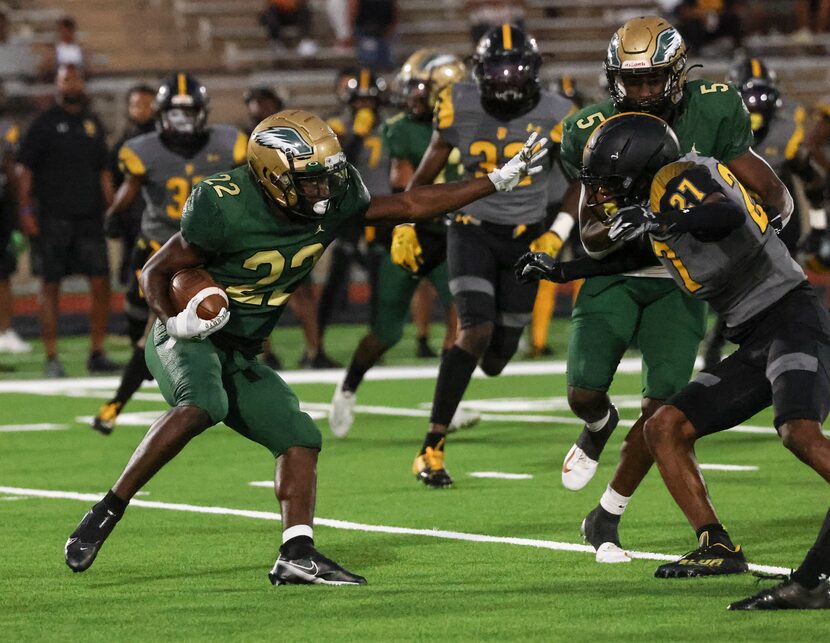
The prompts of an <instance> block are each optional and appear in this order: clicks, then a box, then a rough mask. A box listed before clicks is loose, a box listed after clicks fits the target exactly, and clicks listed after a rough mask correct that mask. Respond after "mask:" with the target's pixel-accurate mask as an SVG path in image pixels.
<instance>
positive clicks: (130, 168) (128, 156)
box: [118, 145, 147, 176]
mask: <svg viewBox="0 0 830 643" xmlns="http://www.w3.org/2000/svg"><path fill="white" fill-rule="evenodd" d="M118 168H119V169H120V170H121V171H122V172H123V173H124V174H132V175H133V176H144V175H145V174H147V168H145V167H144V162H143V161H142V160H141V159H140V158H139V156H138V154H136V153H135V152H133V151H132V150H131V149H130V148H129V147H127V146H126V145H122V146H121V149H120V150H118Z"/></svg>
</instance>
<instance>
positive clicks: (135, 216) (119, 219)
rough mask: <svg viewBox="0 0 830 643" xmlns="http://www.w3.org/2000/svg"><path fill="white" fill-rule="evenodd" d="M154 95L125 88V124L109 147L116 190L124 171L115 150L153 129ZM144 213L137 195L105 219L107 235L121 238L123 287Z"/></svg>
mask: <svg viewBox="0 0 830 643" xmlns="http://www.w3.org/2000/svg"><path fill="white" fill-rule="evenodd" d="M155 98H156V90H155V89H153V88H152V87H150V86H149V85H144V84H141V85H134V86H132V87H130V89H129V90H127V121H128V122H127V127H126V128H125V129H124V132H123V133H122V134H121V137H120V138H119V139H118V141H117V142H116V143H115V145H113V146H112V149H111V150H110V155H109V160H108V162H107V165H108V167H109V171H110V172H111V173H112V177H113V182H114V185H115V188H116V189H117V188H119V187H120V186H121V184H122V183H123V182H124V174H123V173H122V172H121V170H120V168H119V167H118V150H120V149H121V146H122V145H123V144H124V142H125V141H128V140H129V139H131V138H135V137H136V136H141V135H142V134H147V133H149V132H154V131H155V130H156V108H155ZM143 212H144V199H143V198H142V197H141V195H139V196H138V197H137V198H136V200H135V201H133V202H132V203H131V204H130V207H129V208H127V209H126V210H125V211H123V212H116V213H114V214H113V215H112V216H110V217H107V219H106V233H107V236H108V237H109V238H110V239H120V240H121V248H122V252H121V266H120V267H119V270H118V277H119V281H120V282H121V284H122V285H124V286H126V285H127V283H128V282H129V271H130V255H131V253H132V251H133V248H135V242H136V239H137V238H138V232H139V229H140V227H141V214H142V213H143Z"/></svg>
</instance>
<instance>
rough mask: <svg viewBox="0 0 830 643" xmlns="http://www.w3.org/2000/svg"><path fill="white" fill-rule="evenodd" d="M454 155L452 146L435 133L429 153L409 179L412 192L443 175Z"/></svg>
mask: <svg viewBox="0 0 830 643" xmlns="http://www.w3.org/2000/svg"><path fill="white" fill-rule="evenodd" d="M451 153H452V145H450V144H449V143H447V142H446V141H445V140H444V139H443V138H441V133H440V132H433V133H432V139H431V140H430V142H429V147H428V148H427V151H426V152H424V155H423V157H421V162H420V163H419V164H418V168H417V169H416V170H415V174H413V175H412V177H411V178H410V179H409V185H408V186H407V187H408V188H409V189H410V190H411V189H412V188H413V187H415V186H417V185H429V184H430V183H433V182H434V181H435V179H436V177H437V176H438V175H439V174H441V170H443V169H444V166H445V165H446V164H447V161H448V160H449V158H450V154H451Z"/></svg>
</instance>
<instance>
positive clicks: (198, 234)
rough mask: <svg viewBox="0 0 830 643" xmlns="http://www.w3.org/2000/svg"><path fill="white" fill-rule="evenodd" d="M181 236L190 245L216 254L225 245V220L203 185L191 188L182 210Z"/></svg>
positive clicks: (207, 187) (209, 191)
mask: <svg viewBox="0 0 830 643" xmlns="http://www.w3.org/2000/svg"><path fill="white" fill-rule="evenodd" d="M182 236H183V237H184V240H185V241H187V242H188V243H189V244H190V245H193V246H196V247H197V248H199V249H200V250H203V251H205V252H207V253H214V254H215V253H218V252H219V251H221V250H222V249H223V247H224V245H225V220H224V218H223V217H222V213H221V211H220V210H219V206H218V204H217V203H216V202H215V201H214V200H213V198H211V190H210V188H209V186H207V185H206V184H204V183H199V184H197V185H196V187H195V188H193V191H192V192H191V193H190V196H189V197H188V198H187V201H185V204H184V209H183V210H182Z"/></svg>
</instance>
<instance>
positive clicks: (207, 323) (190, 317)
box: [167, 288, 231, 339]
mask: <svg viewBox="0 0 830 643" xmlns="http://www.w3.org/2000/svg"><path fill="white" fill-rule="evenodd" d="M210 295H222V297H224V298H225V302H226V303H227V301H228V297H227V295H226V294H225V293H224V292H223V291H222V290H221V289H220V288H204V289H203V290H200V291H199V292H198V293H196V295H194V297H193V298H192V299H191V300H190V301H189V302H187V306H185V309H184V310H183V311H182V312H180V313H179V314H178V315H176V316H175V317H170V318H169V319H168V320H167V334H168V335H170V337H174V338H176V339H204V338H205V337H207V336H208V335H211V334H213V333H215V332H216V331H217V330H219V329H221V328H222V327H223V326H224V325H225V324H227V323H228V320H229V319H230V318H231V313H230V311H229V310H228V309H227V308H222V310H220V311H219V314H218V315H216V317H214V318H213V319H202V318H201V317H199V315H198V314H197V313H196V309H197V308H198V307H199V304H201V303H202V302H203V301H204V300H205V298H207V297H209V296H210Z"/></svg>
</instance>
